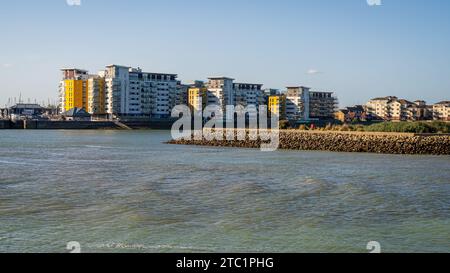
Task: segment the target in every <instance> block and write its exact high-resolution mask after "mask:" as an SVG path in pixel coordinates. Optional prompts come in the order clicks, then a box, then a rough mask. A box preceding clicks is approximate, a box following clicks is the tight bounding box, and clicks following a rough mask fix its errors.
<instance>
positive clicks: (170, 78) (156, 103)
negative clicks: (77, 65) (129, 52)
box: [59, 65, 187, 118]
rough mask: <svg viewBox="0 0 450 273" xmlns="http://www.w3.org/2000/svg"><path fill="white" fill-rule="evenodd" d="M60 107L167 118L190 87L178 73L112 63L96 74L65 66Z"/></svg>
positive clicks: (183, 98) (101, 112) (120, 115)
mask: <svg viewBox="0 0 450 273" xmlns="http://www.w3.org/2000/svg"><path fill="white" fill-rule="evenodd" d="M62 71H63V79H62V81H61V83H60V91H59V92H60V107H61V109H62V111H68V110H70V109H72V108H80V109H85V110H86V111H87V112H89V113H90V114H93V115H108V116H109V117H110V118H113V117H153V118H168V117H170V116H171V111H172V108H173V107H174V106H175V105H178V104H183V103H186V99H187V98H186V93H187V87H186V86H184V85H181V83H180V82H179V81H177V75H176V74H165V73H149V72H143V71H142V70H141V69H140V68H132V67H128V66H120V65H109V66H107V67H106V69H105V70H104V71H100V72H99V73H98V74H97V75H89V74H88V72H87V71H86V70H81V69H63V70H62Z"/></svg>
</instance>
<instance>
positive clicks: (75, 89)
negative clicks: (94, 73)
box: [59, 68, 89, 112]
mask: <svg viewBox="0 0 450 273" xmlns="http://www.w3.org/2000/svg"><path fill="white" fill-rule="evenodd" d="M61 71H62V80H61V81H60V83H59V104H60V109H61V111H62V112H65V111H69V110H70V109H72V108H74V107H79V108H86V109H87V105H88V101H87V80H88V79H89V74H88V71H86V70H83V69H77V68H64V69H61Z"/></svg>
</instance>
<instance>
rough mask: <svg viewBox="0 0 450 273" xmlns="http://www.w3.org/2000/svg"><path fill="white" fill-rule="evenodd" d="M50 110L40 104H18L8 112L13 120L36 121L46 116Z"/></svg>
mask: <svg viewBox="0 0 450 273" xmlns="http://www.w3.org/2000/svg"><path fill="white" fill-rule="evenodd" d="M47 111H48V109H46V108H44V107H42V106H40V105H38V104H29V103H28V104H27V103H18V104H16V105H14V106H12V107H10V108H9V109H8V110H7V111H4V113H5V112H6V113H7V115H9V116H10V117H11V118H12V119H34V118H39V117H41V116H42V115H43V114H45V113H46V112H47Z"/></svg>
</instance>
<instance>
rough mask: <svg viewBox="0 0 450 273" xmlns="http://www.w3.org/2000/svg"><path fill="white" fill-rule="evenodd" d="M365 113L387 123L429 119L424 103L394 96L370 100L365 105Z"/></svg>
mask: <svg viewBox="0 0 450 273" xmlns="http://www.w3.org/2000/svg"><path fill="white" fill-rule="evenodd" d="M366 111H367V114H369V115H371V116H372V117H374V118H378V119H383V120H389V121H406V120H410V121H415V120H423V119H427V118H428V117H429V113H428V106H427V105H426V102H424V101H415V102H411V101H408V100H405V99H399V98H397V97H394V96H389V97H384V98H375V99H372V100H370V101H369V102H368V103H367V104H366Z"/></svg>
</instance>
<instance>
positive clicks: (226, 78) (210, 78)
mask: <svg viewBox="0 0 450 273" xmlns="http://www.w3.org/2000/svg"><path fill="white" fill-rule="evenodd" d="M208 79H209V80H233V81H234V79H233V78H229V77H223V76H217V77H208Z"/></svg>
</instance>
